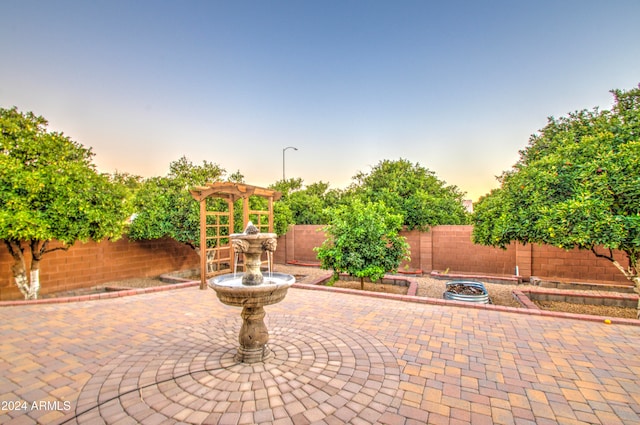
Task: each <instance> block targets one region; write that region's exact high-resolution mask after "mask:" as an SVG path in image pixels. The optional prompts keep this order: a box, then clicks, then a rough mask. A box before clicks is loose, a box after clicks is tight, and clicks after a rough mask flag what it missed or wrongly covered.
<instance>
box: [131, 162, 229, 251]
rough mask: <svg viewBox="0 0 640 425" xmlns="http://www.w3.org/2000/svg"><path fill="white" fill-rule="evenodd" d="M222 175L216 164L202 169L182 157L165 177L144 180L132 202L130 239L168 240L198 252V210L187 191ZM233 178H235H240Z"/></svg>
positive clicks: (222, 172)
mask: <svg viewBox="0 0 640 425" xmlns="http://www.w3.org/2000/svg"><path fill="white" fill-rule="evenodd" d="M224 174H225V170H224V169H223V168H221V167H220V166H219V165H217V164H215V163H212V162H208V161H203V163H202V165H194V164H193V163H192V162H191V161H189V160H188V159H187V158H186V157H182V158H180V159H178V160H177V161H174V162H172V163H171V164H170V165H169V173H168V174H167V176H164V177H151V178H148V179H146V180H145V181H144V182H143V183H142V186H141V187H140V188H139V189H138V191H137V193H136V196H135V199H134V201H133V204H134V208H135V216H134V217H135V218H134V219H133V220H132V222H131V225H130V227H129V237H130V238H131V239H133V240H141V239H160V238H164V237H169V238H172V239H174V240H176V241H178V242H180V243H183V244H186V245H188V246H190V247H191V248H193V249H194V250H196V251H197V250H198V248H199V246H200V207H199V205H198V202H196V201H195V200H194V199H193V197H192V196H191V194H190V193H189V189H191V188H192V187H193V186H202V185H204V184H206V183H213V182H216V181H221V180H222V177H223V175H224ZM236 174H237V173H236ZM236 174H234V176H236V178H241V177H240V176H239V175H236ZM210 202H218V203H219V206H218V208H219V210H220V211H223V209H222V208H225V206H226V204H225V203H224V202H222V201H217V200H215V199H211V200H210Z"/></svg>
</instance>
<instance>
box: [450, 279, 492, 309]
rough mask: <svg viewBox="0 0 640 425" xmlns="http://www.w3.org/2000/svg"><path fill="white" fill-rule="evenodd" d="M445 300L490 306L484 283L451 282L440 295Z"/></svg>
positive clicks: (473, 281) (469, 281) (471, 281)
mask: <svg viewBox="0 0 640 425" xmlns="http://www.w3.org/2000/svg"><path fill="white" fill-rule="evenodd" d="M442 296H443V298H444V299H445V300H454V301H466V302H472V303H478V304H490V303H491V300H490V299H489V292H487V288H485V286H484V283H482V282H478V281H476V280H452V281H449V282H447V288H446V290H445V291H444V293H443V294H442Z"/></svg>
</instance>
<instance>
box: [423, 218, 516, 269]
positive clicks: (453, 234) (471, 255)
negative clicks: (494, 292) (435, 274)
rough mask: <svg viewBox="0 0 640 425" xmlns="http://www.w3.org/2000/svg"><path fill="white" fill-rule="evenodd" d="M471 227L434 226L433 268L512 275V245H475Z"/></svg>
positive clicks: (514, 258) (514, 264)
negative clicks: (505, 247)
mask: <svg viewBox="0 0 640 425" xmlns="http://www.w3.org/2000/svg"><path fill="white" fill-rule="evenodd" d="M472 230H473V226H437V227H434V228H433V229H431V232H432V233H433V254H432V255H433V270H439V271H443V270H446V269H449V271H450V272H460V273H469V272H474V273H478V274H498V275H513V274H515V266H516V250H515V244H513V245H512V246H510V247H509V249H507V250H503V249H500V248H492V247H487V246H481V245H475V244H474V243H473V242H472V241H471V232H472Z"/></svg>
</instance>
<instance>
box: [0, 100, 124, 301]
mask: <svg viewBox="0 0 640 425" xmlns="http://www.w3.org/2000/svg"><path fill="white" fill-rule="evenodd" d="M0 144H1V145H0V146H1V149H2V155H0V239H2V240H3V241H4V244H5V246H6V247H7V249H8V251H9V253H10V254H11V257H12V258H13V265H12V267H11V271H12V274H13V279H14V282H15V284H16V285H17V287H18V288H19V289H20V292H21V293H22V294H23V295H24V297H25V299H35V298H37V297H38V292H39V289H40V262H41V260H42V257H43V256H44V255H45V254H47V253H50V252H52V251H56V250H66V249H68V248H69V247H70V246H72V245H73V244H74V243H75V242H77V241H82V242H86V241H87V240H89V239H92V240H95V241H100V240H102V239H105V238H113V239H117V238H119V237H120V236H121V235H122V232H123V230H124V222H125V218H126V214H127V212H128V211H127V209H126V205H127V204H126V202H125V200H126V197H127V188H126V187H125V185H124V184H122V183H121V182H119V181H118V178H114V179H112V178H110V177H109V176H108V175H105V174H99V173H98V172H97V171H96V169H95V166H94V165H93V164H92V162H91V160H92V157H93V153H92V152H91V149H87V148H85V147H83V146H82V145H81V144H79V143H77V142H74V141H72V140H70V139H69V138H68V137H66V136H64V135H63V134H62V133H57V132H50V131H47V121H46V120H45V119H44V118H43V117H40V116H36V115H34V114H33V113H32V112H27V113H22V112H19V111H18V110H17V108H15V107H14V108H12V109H2V108H0ZM54 240H55V241H58V242H59V244H53V243H52V241H54ZM29 257H30V258H29ZM28 258H29V261H27V259H28Z"/></svg>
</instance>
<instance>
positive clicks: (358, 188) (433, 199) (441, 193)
mask: <svg viewBox="0 0 640 425" xmlns="http://www.w3.org/2000/svg"><path fill="white" fill-rule="evenodd" d="M353 180H354V181H355V182H354V184H352V186H351V187H350V192H351V193H352V194H353V195H354V196H357V197H360V198H361V199H363V200H365V201H371V202H378V201H381V202H384V203H385V205H387V207H389V208H390V209H391V210H392V211H394V212H395V213H397V214H401V215H402V222H403V224H404V225H405V226H407V228H408V229H409V230H411V229H419V230H428V229H429V228H430V227H432V226H437V225H440V224H465V223H467V222H468V214H467V212H466V210H465V208H464V206H463V204H462V197H463V196H464V194H463V193H462V192H460V191H459V190H458V188H457V187H456V186H447V185H446V183H445V182H443V181H441V180H439V179H438V178H437V177H436V176H435V173H434V172H433V171H431V170H429V169H427V168H424V167H422V166H420V164H418V163H416V164H412V163H411V162H410V161H407V160H405V159H400V160H398V161H389V160H383V161H380V163H378V165H376V166H375V167H373V169H372V170H371V172H370V173H368V174H365V173H362V172H359V173H358V174H356V175H355V176H354V177H353Z"/></svg>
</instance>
